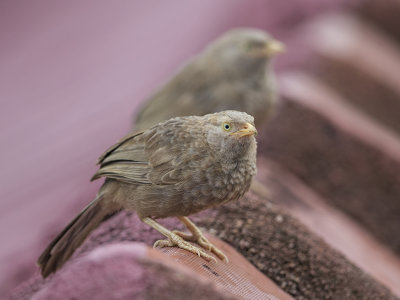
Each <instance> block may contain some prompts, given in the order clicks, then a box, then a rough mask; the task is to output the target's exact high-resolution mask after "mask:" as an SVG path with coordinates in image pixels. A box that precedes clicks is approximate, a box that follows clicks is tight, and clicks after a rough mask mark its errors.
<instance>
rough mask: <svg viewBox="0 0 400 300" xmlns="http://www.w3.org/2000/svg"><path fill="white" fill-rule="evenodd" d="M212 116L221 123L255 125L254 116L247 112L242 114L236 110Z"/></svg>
mask: <svg viewBox="0 0 400 300" xmlns="http://www.w3.org/2000/svg"><path fill="white" fill-rule="evenodd" d="M211 116H213V117H216V118H217V119H218V120H219V121H232V122H244V123H246V122H247V123H254V118H253V116H250V115H249V114H247V113H245V112H240V111H236V110H225V111H222V112H219V113H215V114H212V115H211Z"/></svg>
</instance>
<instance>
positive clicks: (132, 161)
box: [92, 132, 151, 184]
mask: <svg viewBox="0 0 400 300" xmlns="http://www.w3.org/2000/svg"><path fill="white" fill-rule="evenodd" d="M142 134H143V132H139V133H132V134H129V135H127V136H125V137H124V138H122V139H121V140H120V141H118V142H117V143H116V144H115V145H113V146H112V147H110V148H109V149H107V150H106V151H105V152H104V153H103V154H102V155H101V156H100V158H99V160H98V163H99V164H100V169H99V170H98V171H97V172H96V173H95V174H94V176H93V177H92V180H95V179H98V178H100V177H107V178H113V179H116V180H119V181H123V182H127V183H136V184H150V183H151V182H150V181H149V179H148V174H149V172H150V169H151V167H150V166H149V164H148V158H147V155H146V152H145V143H144V142H143V140H142V139H141V136H142Z"/></svg>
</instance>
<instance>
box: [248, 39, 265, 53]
mask: <svg viewBox="0 0 400 300" xmlns="http://www.w3.org/2000/svg"><path fill="white" fill-rule="evenodd" d="M264 46H265V45H264V43H263V42H261V41H249V42H247V43H245V49H246V50H247V51H250V50H253V49H259V48H263V47H264Z"/></svg>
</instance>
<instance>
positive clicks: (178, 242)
mask: <svg viewBox="0 0 400 300" xmlns="http://www.w3.org/2000/svg"><path fill="white" fill-rule="evenodd" d="M141 220H142V222H143V223H146V224H147V225H149V226H150V227H152V228H154V229H155V230H157V231H158V232H159V233H161V234H162V235H164V236H165V237H167V238H168V240H158V241H156V242H155V243H154V246H153V247H154V248H155V247H160V248H163V247H174V246H177V247H179V248H182V249H185V250H187V251H189V252H192V253H194V254H196V255H198V256H200V257H203V258H204V259H205V260H207V261H211V260H214V261H216V259H215V258H214V257H213V256H211V255H209V254H207V253H206V252H204V251H203V250H202V249H200V248H199V247H196V246H193V245H192V244H190V243H189V242H187V241H185V240H184V239H183V238H182V237H180V236H179V235H177V234H175V233H174V232H172V231H170V230H168V229H167V228H165V227H164V226H162V225H161V224H159V223H157V222H156V221H154V220H153V219H152V218H149V217H146V218H143V219H141Z"/></svg>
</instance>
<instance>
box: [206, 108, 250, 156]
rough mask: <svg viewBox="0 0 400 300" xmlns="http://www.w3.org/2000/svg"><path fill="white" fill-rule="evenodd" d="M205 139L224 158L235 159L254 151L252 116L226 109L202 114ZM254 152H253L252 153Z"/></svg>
mask: <svg viewBox="0 0 400 300" xmlns="http://www.w3.org/2000/svg"><path fill="white" fill-rule="evenodd" d="M204 117H205V124H204V127H205V129H206V135H207V141H208V143H209V145H210V147H211V148H212V149H213V150H214V151H215V152H216V153H218V154H219V155H221V156H222V157H223V158H224V159H227V160H232V159H233V160H235V159H238V158H240V157H241V156H244V155H248V153H250V155H254V157H255V152H256V140H255V137H254V136H255V135H257V130H256V128H255V126H254V118H253V117H252V116H250V115H248V114H246V113H244V112H239V111H235V110H226V111H222V112H218V113H214V114H209V115H206V116H204ZM253 152H254V153H253Z"/></svg>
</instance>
